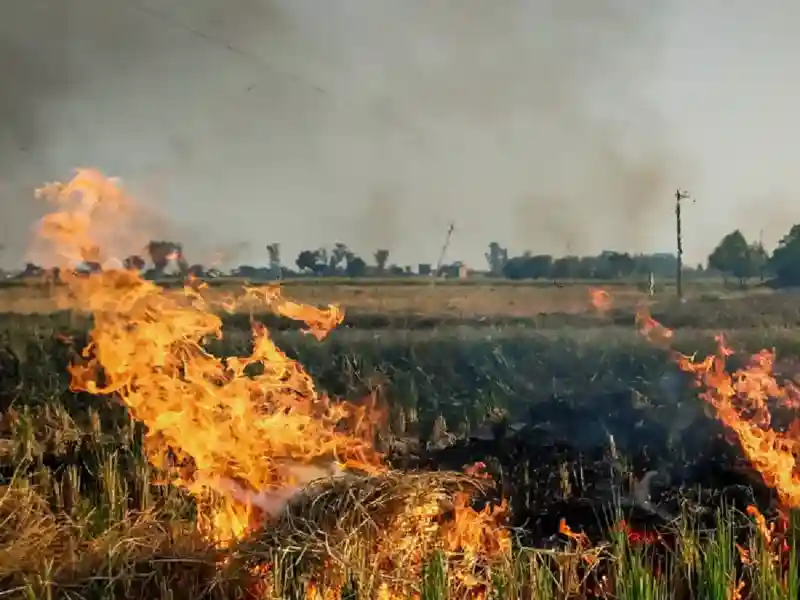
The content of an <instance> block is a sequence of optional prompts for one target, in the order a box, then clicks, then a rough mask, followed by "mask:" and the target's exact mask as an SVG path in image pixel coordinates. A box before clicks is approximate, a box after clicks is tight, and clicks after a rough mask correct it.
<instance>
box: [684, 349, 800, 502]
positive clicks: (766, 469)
mask: <svg viewBox="0 0 800 600" xmlns="http://www.w3.org/2000/svg"><path fill="white" fill-rule="evenodd" d="M717 343H718V347H719V348H718V353H717V355H716V356H713V355H712V356H709V357H707V358H705V359H704V360H702V361H699V362H697V361H695V360H694V359H693V358H692V357H688V356H683V355H678V357H677V359H678V364H679V365H680V367H681V368H682V369H683V370H684V371H686V372H689V373H692V374H694V375H695V377H696V378H697V381H698V383H699V384H700V385H702V386H703V387H704V388H705V390H704V391H703V392H701V394H700V396H701V398H703V399H704V400H706V401H707V402H708V403H709V404H710V405H711V406H712V407H713V408H714V409H715V411H716V413H717V418H719V419H720V421H722V423H723V424H724V425H725V426H726V427H728V428H729V429H730V430H731V431H733V432H734V433H735V434H736V437H737V438H738V440H739V444H740V445H741V447H742V450H743V452H744V454H745V456H746V457H747V459H748V461H749V462H750V463H751V465H752V466H753V468H754V469H755V470H756V471H758V472H759V473H760V475H761V477H762V478H763V480H764V482H765V483H766V484H767V485H768V486H770V487H773V488H774V489H775V490H776V491H777V493H778V496H779V498H780V499H781V501H782V503H783V504H784V505H785V506H788V507H793V508H795V507H798V506H800V476H799V475H798V473H797V456H798V454H799V453H800V437H799V436H798V435H797V431H796V429H797V428H796V427H795V428H789V430H787V431H785V432H780V431H775V430H774V429H772V428H771V415H770V412H769V406H768V402H769V401H770V400H773V401H777V402H787V401H791V402H796V401H797V397H798V392H797V388H795V387H794V386H792V385H786V386H781V385H780V384H779V383H778V382H777V381H776V380H775V377H774V376H773V374H772V366H773V363H774V353H772V352H769V351H766V350H762V351H761V352H759V353H758V354H756V355H754V356H753V357H752V358H751V360H750V363H749V364H748V365H747V366H745V367H744V368H742V369H738V370H736V371H734V372H733V373H728V372H727V371H726V358H727V357H729V356H730V355H731V354H733V351H732V350H731V349H730V348H728V347H727V346H726V345H725V341H724V339H723V338H722V336H717Z"/></svg>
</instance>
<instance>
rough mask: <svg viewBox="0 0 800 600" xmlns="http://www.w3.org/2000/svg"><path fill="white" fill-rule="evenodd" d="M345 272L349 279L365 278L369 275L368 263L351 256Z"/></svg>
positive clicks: (358, 257)
mask: <svg viewBox="0 0 800 600" xmlns="http://www.w3.org/2000/svg"><path fill="white" fill-rule="evenodd" d="M344 271H345V274H346V275H347V276H348V277H364V275H366V273H367V263H366V262H365V261H364V259H363V258H361V257H360V256H356V255H354V254H351V255H350V256H349V257H348V259H347V266H346V267H345V270H344Z"/></svg>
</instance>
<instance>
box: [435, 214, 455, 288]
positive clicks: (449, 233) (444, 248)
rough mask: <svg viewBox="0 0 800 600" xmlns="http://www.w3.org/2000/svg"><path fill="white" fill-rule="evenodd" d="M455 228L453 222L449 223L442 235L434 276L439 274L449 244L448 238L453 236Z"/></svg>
mask: <svg viewBox="0 0 800 600" xmlns="http://www.w3.org/2000/svg"><path fill="white" fill-rule="evenodd" d="M455 228H456V225H455V223H450V226H449V227H448V228H447V235H445V237H444V244H443V245H442V251H441V252H440V253H439V262H437V263H436V271H435V273H436V277H439V276H440V275H441V270H442V263H443V262H444V255H445V254H446V253H447V248H448V247H449V246H450V238H451V237H453V230H454V229H455Z"/></svg>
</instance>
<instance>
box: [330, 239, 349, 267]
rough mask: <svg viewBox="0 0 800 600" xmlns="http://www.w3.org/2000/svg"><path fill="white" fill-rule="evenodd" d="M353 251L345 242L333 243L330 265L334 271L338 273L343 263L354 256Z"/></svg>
mask: <svg viewBox="0 0 800 600" xmlns="http://www.w3.org/2000/svg"><path fill="white" fill-rule="evenodd" d="M352 255H353V253H352V252H350V250H349V249H348V247H347V244H343V243H342V242H336V243H335V244H334V245H333V250H331V257H330V261H329V262H328V266H329V267H330V270H331V272H332V273H336V272H337V271H338V270H339V268H340V267H341V265H342V264H343V263H345V262H346V261H347V259H348V258H349V257H350V256H352Z"/></svg>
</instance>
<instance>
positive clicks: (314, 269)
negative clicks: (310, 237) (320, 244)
mask: <svg viewBox="0 0 800 600" xmlns="http://www.w3.org/2000/svg"><path fill="white" fill-rule="evenodd" d="M327 258H328V256H327V252H325V251H324V250H323V249H321V248H320V249H318V250H303V251H301V252H300V254H298V255H297V259H295V261H294V262H295V264H296V265H297V268H298V269H299V270H300V271H306V272H311V273H313V274H314V275H317V276H319V275H322V274H324V273H325V271H326V270H327V268H328V261H327Z"/></svg>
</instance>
